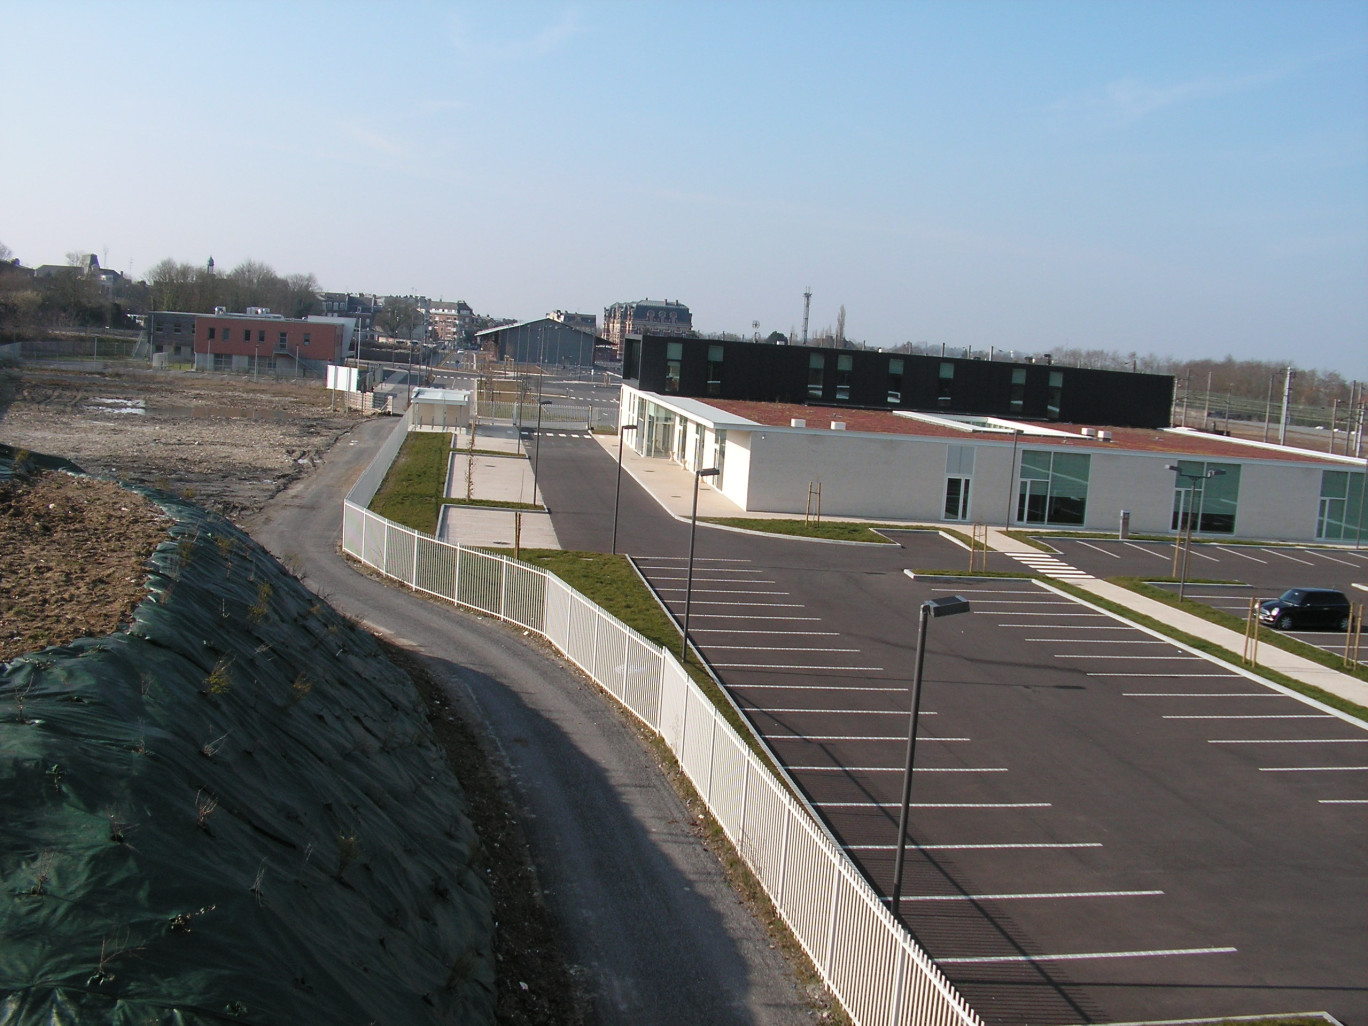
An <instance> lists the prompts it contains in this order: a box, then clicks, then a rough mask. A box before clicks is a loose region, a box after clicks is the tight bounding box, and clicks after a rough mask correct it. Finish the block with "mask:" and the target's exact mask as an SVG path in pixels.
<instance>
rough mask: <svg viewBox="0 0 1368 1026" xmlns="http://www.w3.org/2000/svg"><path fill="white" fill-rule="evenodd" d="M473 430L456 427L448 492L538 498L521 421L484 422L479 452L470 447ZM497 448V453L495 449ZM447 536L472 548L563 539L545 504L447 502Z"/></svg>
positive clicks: (441, 528) (551, 543)
mask: <svg viewBox="0 0 1368 1026" xmlns="http://www.w3.org/2000/svg"><path fill="white" fill-rule="evenodd" d="M469 445H470V433H469V432H468V431H459V432H457V433H456V440H455V448H453V449H452V451H451V458H450V460H449V461H448V463H447V483H446V491H445V495H446V496H447V498H451V499H464V498H467V495H466V490H467V487H466V486H467V482H469V486H470V487H469V491H470V495H469V498H472V499H480V500H482V501H487V502H510V503H511V502H533V501H539V497H536V498H534V484H533V477H532V465H531V464H530V463H529V462H528V459H527V454H526V453H525V452H524V451H523V447H522V440H521V439H520V438H519V435H518V429H517V428H516V427H490V426H488V425H484V426H481V427H479V428H477V429H476V433H475V448H476V450H477V451H476V452H475V453H474V454H471V453H469V452H467V451H466V450H467V447H468V446H469ZM491 454H497V455H491ZM437 537H438V538H440V539H442V541H446V542H453V543H458V544H461V545H469V546H471V547H473V548H502V549H511V548H513V547H514V542H515V541H516V542H518V544H520V545H521V546H522V547H523V548H528V549H558V548H560V547H561V546H560V541H559V540H558V539H557V538H556V530H555V528H554V527H553V526H552V524H551V515H550V514H549V513H547V512H546V511H545V510H541V511H534V510H516V509H499V508H496V507H492V506H463V505H447V506H443V507H442V513H441V516H440V517H439V518H438V523H437Z"/></svg>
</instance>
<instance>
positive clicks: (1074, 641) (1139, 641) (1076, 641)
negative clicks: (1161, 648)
mask: <svg viewBox="0 0 1368 1026" xmlns="http://www.w3.org/2000/svg"><path fill="white" fill-rule="evenodd" d="M998 626H999V627H1039V626H1040V624H1038V623H1000V624H998ZM1060 630H1065V631H1117V630H1121V631H1128V630H1131V628H1130V627H1127V626H1125V625H1124V624H1117V625H1116V626H1115V627H1065V626H1064V625H1062V624H1061V625H1060ZM1021 640H1022V641H1054V642H1060V641H1064V642H1068V643H1069V644H1071V645H1167V644H1169V642H1167V641H1153V640H1150V639H1148V638H1115V639H1111V640H1103V641H1094V640H1093V639H1091V638H1022V639H1021Z"/></svg>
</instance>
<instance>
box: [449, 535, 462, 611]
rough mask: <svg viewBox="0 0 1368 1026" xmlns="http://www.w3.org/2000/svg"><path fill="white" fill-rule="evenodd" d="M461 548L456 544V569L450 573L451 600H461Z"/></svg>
mask: <svg viewBox="0 0 1368 1026" xmlns="http://www.w3.org/2000/svg"><path fill="white" fill-rule="evenodd" d="M461 548H462V546H460V545H457V546H456V569H455V570H454V571H453V572H452V575H451V601H452V602H460V601H461Z"/></svg>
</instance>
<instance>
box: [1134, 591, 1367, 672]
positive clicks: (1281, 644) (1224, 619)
mask: <svg viewBox="0 0 1368 1026" xmlns="http://www.w3.org/2000/svg"><path fill="white" fill-rule="evenodd" d="M1111 583H1112V584H1118V585H1120V586H1121V587H1123V588H1127V589H1129V590H1130V591H1133V592H1135V593H1136V594H1137V595H1144V596H1145V598H1150V599H1154V601H1156V602H1162V603H1164V604H1165V605H1167V606H1172V607H1173V608H1174V609H1181V610H1182V611H1183V612H1185V613H1188V614H1190V615H1192V616H1196V617H1199V618H1200V619H1203V620H1205V621H1207V622H1208V623H1214V624H1217V625H1218V626H1221V627H1225V628H1227V629H1228V630H1232V631H1237V632H1239V633H1240V634H1243V633H1244V632H1245V628H1246V624H1245V620H1244V618H1243V617H1239V616H1235V615H1233V614H1231V613H1226V612H1223V611H1221V610H1219V609H1213V608H1212V607H1211V606H1208V605H1207V604H1205V603H1204V602H1193V601H1192V600H1190V599H1183V600H1181V601H1180V600H1179V598H1178V596H1177V595H1175V594H1173V592H1171V591H1169V590H1168V589H1166V588H1159V587H1156V586H1155V585H1154V584H1152V583H1150V579H1142V578H1139V577H1113V578H1111ZM1188 583H1189V584H1195V583H1198V582H1195V581H1189V582H1188ZM1259 644H1260V645H1271V646H1273V647H1274V648H1280V649H1282V650H1283V651H1284V652H1290V653H1291V654H1292V655H1296V656H1301V657H1302V658H1303V659H1305V660H1307V661H1308V662H1312V663H1316V664H1317V665H1319V666H1324V667H1325V668H1326V669H1329V670H1336V671H1338V672H1339V673H1342V674H1344V675H1345V676H1347V677H1354V678H1356V679H1358V680H1361V681H1364V682H1365V683H1368V668H1365V667H1363V666H1355V667H1352V668H1351V667H1348V666H1345V665H1344V657H1343V656H1340V655H1335V653H1333V652H1327V651H1326V650H1325V649H1323V648H1318V647H1317V646H1315V645H1308V644H1306V643H1305V642H1303V641H1298V640H1297V639H1296V638H1289V637H1288V636H1287V635H1285V634H1282V633H1279V632H1278V631H1274V630H1265V629H1264V628H1263V627H1260V628H1259Z"/></svg>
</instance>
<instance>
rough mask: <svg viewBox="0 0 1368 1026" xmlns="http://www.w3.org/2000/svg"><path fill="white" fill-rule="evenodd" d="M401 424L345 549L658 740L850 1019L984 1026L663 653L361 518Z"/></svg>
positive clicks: (536, 588)
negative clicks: (448, 605)
mask: <svg viewBox="0 0 1368 1026" xmlns="http://www.w3.org/2000/svg"><path fill="white" fill-rule="evenodd" d="M408 426H409V417H408V416H405V417H404V418H403V420H401V421H400V423H399V425H398V427H397V428H396V430H395V431H394V433H393V434H392V435H391V436H390V438H389V439H388V440H387V441H386V443H385V444H384V445H383V446H382V447H381V449H380V451H379V453H377V455H376V457H375V459H374V460H373V461H372V462H371V464H370V466H369V467H367V469H366V470H365V471H364V472H363V473H362V475H361V476H360V478H358V480H357V482H356V484H355V485H354V486H353V487H352V490H351V492H350V493H348V495H347V499H346V503H345V505H344V507H343V514H342V547H343V549H344V550H345V551H346V552H347V553H348V554H349V555H352V556H354V557H356V558H357V559H360V560H361V561H363V562H364V563H366V564H368V565H370V566H372V567H374V568H376V569H377V570H380V571H381V572H382V573H384V574H386V575H388V576H390V577H393V578H395V579H397V580H400V581H403V582H404V583H405V584H407V585H409V586H410V587H412V588H415V589H417V590H420V591H424V592H427V593H429V594H432V595H438V596H441V597H442V598H445V599H448V600H450V601H452V602H454V603H456V604H458V605H462V606H467V607H469V608H471V609H476V610H479V611H480V612H482V613H487V614H489V615H491V616H497V617H499V618H501V619H503V620H507V621H509V622H510V623H514V624H517V625H518V626H521V627H524V628H526V629H528V630H534V631H536V632H537V633H539V634H541V635H542V636H543V637H545V638H546V639H547V641H549V642H550V643H551V644H552V645H554V646H555V647H556V648H557V649H558V650H559V651H560V652H561V653H562V654H563V655H564V656H565V657H566V658H567V659H569V660H570V661H571V662H573V663H574V664H575V665H576V666H578V667H579V668H580V669H581V670H583V671H584V672H585V673H587V674H589V675H590V676H591V677H593V678H594V680H595V681H597V682H598V683H599V684H600V685H601V686H602V687H603V688H604V689H605V690H606V691H608V692H609V693H610V694H612V695H613V697H614V698H616V699H617V700H618V701H619V702H620V703H622V705H624V706H625V707H626V708H627V709H629V710H630V711H631V712H632V713H633V714H634V715H635V716H636V717H637V718H638V719H640V720H641V721H642V722H643V723H645V724H646V725H647V726H648V727H650V728H651V729H652V730H654V731H656V732H657V733H658V734H659V735H660V736H661V737H662V738H663V739H664V740H665V742H666V743H667V744H668V745H669V746H670V749H671V751H673V752H674V754H675V757H676V758H677V759H678V760H679V763H680V766H681V767H682V768H683V770H684V772H685V773H686V774H687V775H688V777H689V779H690V780H691V781H692V782H693V784H694V786H695V787H696V788H697V789H698V793H699V794H700V795H701V796H702V797H703V799H704V800H705V801H706V802H707V803H708V807H709V808H710V809H711V810H712V813H713V816H714V817H715V818H716V819H717V821H718V823H719V824H721V826H722V828H723V830H725V831H726V833H727V836H728V838H729V839H730V840H731V842H732V844H734V845H735V846H736V849H737V851H738V852H739V853H740V854H741V857H742V858H744V859H745V860H746V864H747V865H748V866H749V867H750V868H751V871H752V872H753V873H754V874H755V876H756V878H757V879H758V880H759V881H760V883H761V885H762V886H763V887H764V888H765V890H766V892H767V893H768V894H769V895H770V897H771V899H772V900H773V901H774V904H775V907H776V908H777V909H778V911H779V914H780V915H781V916H782V917H783V919H784V921H785V922H786V923H787V924H788V926H789V928H790V929H791V930H792V931H793V933H794V935H795V936H796V937H797V939H798V942H799V943H800V944H802V946H803V949H804V950H805V951H806V952H807V953H808V956H809V957H810V958H811V959H812V961H813V963H814V964H815V965H816V967H817V970H818V972H820V973H821V975H822V978H823V979H824V980H825V981H826V983H827V985H828V986H829V987H830V988H831V990H832V992H833V993H834V994H835V995H836V996H837V997H838V998H839V1000H840V1001H841V1003H842V1005H844V1006H845V1008H846V1010H847V1012H849V1014H850V1016H851V1018H852V1019H853V1020H854V1021H855V1022H856V1023H857V1024H860V1026H876V1024H878V1026H884V1024H887V1026H898V1024H916V1026H981V1024H982V1020H980V1019H979V1017H978V1015H977V1014H975V1012H974V1011H973V1010H972V1009H971V1008H970V1007H969V1006H968V1004H967V1003H966V1002H965V1001H964V999H963V998H962V997H961V996H960V995H959V994H958V993H957V992H956V991H955V990H954V988H953V987H951V985H950V984H949V982H948V981H947V980H946V979H945V977H944V976H942V975H941V973H940V971H939V970H938V969H937V968H936V967H935V965H934V964H933V963H932V962H931V959H930V958H929V957H928V956H927V955H926V953H925V952H923V951H922V950H921V948H920V947H919V946H918V945H917V944H916V942H915V941H914V940H913V939H912V938H911V937H910V936H909V935H908V934H907V932H906V931H905V930H904V929H903V928H902V927H901V926H900V925H899V924H898V923H897V921H896V920H895V919H894V918H893V916H892V915H891V914H890V913H889V911H888V910H887V909H886V908H885V907H884V905H883V902H882V901H881V900H880V898H879V896H878V895H877V894H875V893H874V891H873V889H872V888H870V886H869V884H868V883H867V882H866V881H865V879H864V878H863V877H862V876H861V875H860V873H859V871H858V870H857V869H856V868H855V865H854V864H853V863H852V862H851V861H850V860H849V859H848V858H847V857H846V855H845V853H844V852H842V851H841V849H840V848H839V847H838V846H837V845H836V844H835V843H834V842H833V841H832V840H831V838H830V837H829V836H828V835H827V834H826V832H825V831H823V830H822V829H821V828H820V827H819V826H818V825H817V824H816V823H814V822H813V820H812V819H811V817H810V816H809V814H808V812H807V810H806V809H804V808H803V806H802V805H801V804H800V803H799V802H797V801H796V800H794V798H793V796H792V795H790V794H789V792H788V791H787V790H786V789H785V788H784V787H783V786H782V785H781V784H780V783H779V782H778V781H776V780H775V779H774V777H773V776H772V775H771V774H770V773H769V772H768V771H767V770H766V768H765V766H764V764H763V763H761V762H760V760H759V759H757V758H756V757H755V755H754V753H753V752H751V750H750V749H749V748H748V747H747V746H746V743H745V742H744V741H743V740H742V739H741V737H739V736H738V735H737V734H736V732H735V731H734V730H733V729H732V727H731V725H730V724H728V723H727V722H726V720H725V719H724V718H723V717H722V715H721V714H720V713H719V712H718V711H717V709H716V708H715V707H714V706H713V704H712V703H711V702H710V701H709V700H708V698H707V696H706V695H704V694H703V692H702V691H701V690H700V689H699V687H698V686H697V685H696V684H695V683H694V681H693V680H692V679H691V678H690V677H689V675H688V673H686V672H685V670H684V668H683V667H682V666H680V664H679V662H678V661H677V660H676V659H675V658H674V656H673V655H672V654H671V653H670V652H669V651H668V650H666V649H663V648H661V647H660V646H659V645H656V644H654V643H652V642H650V641H648V640H647V639H645V638H643V637H642V636H641V635H640V634H638V633H637V632H636V631H634V630H632V629H631V628H630V627H628V626H627V625H626V624H624V623H622V622H621V621H619V620H617V619H616V618H614V617H613V616H610V615H609V614H608V613H606V612H604V611H603V610H602V609H600V608H599V607H598V606H596V605H594V604H593V603H592V602H590V601H589V600H588V599H586V598H585V597H584V596H583V595H580V594H579V593H578V592H576V591H574V590H573V589H571V588H570V587H569V586H568V585H566V584H565V583H564V582H563V581H561V580H560V579H559V578H557V577H556V576H555V575H554V574H550V573H548V572H546V571H544V570H542V569H541V568H539V567H534V566H530V565H528V564H525V563H520V562H518V561H516V560H512V559H508V558H506V557H504V556H498V555H493V554H490V553H487V552H480V551H478V550H475V549H469V548H464V547H461V546H459V545H452V544H449V543H446V542H442V541H438V540H437V539H436V538H433V537H432V536H430V535H426V534H422V533H420V532H418V531H414V530H411V529H409V528H407V527H402V526H400V525H399V524H395V523H393V522H392V521H389V520H386V519H384V518H383V517H379V516H376V515H375V514H374V513H371V512H370V511H369V510H367V509H366V506H367V505H369V503H370V501H371V499H372V498H373V497H374V495H375V492H376V490H377V489H378V488H379V487H380V483H381V481H382V480H383V479H384V476H385V471H386V470H387V469H388V468H389V465H390V464H391V463H392V462H393V460H394V457H395V456H396V455H397V454H398V452H399V449H400V447H401V446H402V444H403V441H404V437H405V434H406V433H407V431H408Z"/></svg>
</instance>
